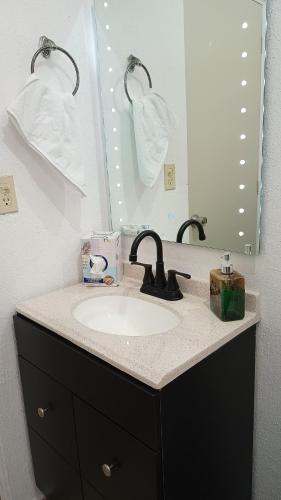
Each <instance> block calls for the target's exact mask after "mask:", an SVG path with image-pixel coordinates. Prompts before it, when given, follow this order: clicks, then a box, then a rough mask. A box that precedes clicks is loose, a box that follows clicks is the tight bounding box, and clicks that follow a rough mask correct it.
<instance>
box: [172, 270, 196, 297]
mask: <svg viewBox="0 0 281 500" xmlns="http://www.w3.org/2000/svg"><path fill="white" fill-rule="evenodd" d="M176 276H183V277H184V278H186V279H187V280H190V278H191V276H190V274H187V273H181V272H179V271H175V269H170V270H169V271H168V291H169V292H176V291H177V290H179V288H180V287H179V284H178V282H177V278H176Z"/></svg>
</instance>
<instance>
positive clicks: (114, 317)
mask: <svg viewBox="0 0 281 500" xmlns="http://www.w3.org/2000/svg"><path fill="white" fill-rule="evenodd" d="M73 315H74V318H75V319H76V320H77V321H79V322H80V323H81V324H82V325H84V326H87V327H88V328H91V329H92V330H96V331H98V332H102V333H110V334H111V335H126V336H130V337H139V336H145V335H155V334H157V333H164V332H167V331H168V330H171V329H172V328H175V327H176V326H177V325H178V324H179V323H180V319H179V317H178V316H177V315H176V314H174V313H173V312H172V311H170V310H169V309H166V308H165V307H163V306H160V305H158V304H153V303H151V302H147V301H145V300H141V299H138V298H134V297H126V296H123V295H111V296H102V297H94V298H91V299H88V300H85V301H84V302H81V303H80V304H78V306H76V307H75V309H74V310H73Z"/></svg>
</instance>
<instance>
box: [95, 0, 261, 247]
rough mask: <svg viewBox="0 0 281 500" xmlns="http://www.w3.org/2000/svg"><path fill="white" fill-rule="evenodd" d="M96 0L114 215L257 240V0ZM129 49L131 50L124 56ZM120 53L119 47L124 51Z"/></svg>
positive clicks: (239, 241)
mask: <svg viewBox="0 0 281 500" xmlns="http://www.w3.org/2000/svg"><path fill="white" fill-rule="evenodd" d="M106 3H107V7H106V8H105V6H104V5H105V4H104V2H103V1H102V0H96V1H95V3H94V12H95V33H96V41H97V50H98V56H99V77H100V86H101V102H102V109H103V115H104V128H105V134H104V136H105V148H106V161H107V165H106V168H107V170H108V181H109V193H110V203H111V217H112V227H113V228H114V229H115V230H122V231H123V232H124V233H125V234H131V235H134V234H136V233H137V232H138V231H141V230H143V229H153V230H155V231H157V232H158V233H159V234H160V236H161V238H162V239H163V240H168V241H174V242H175V241H176V240H177V234H178V231H179V228H180V227H181V226H182V224H183V223H184V222H185V221H187V220H188V219H191V218H195V219H196V220H197V221H199V222H200V223H203V228H204V232H205V235H206V239H205V240H203V239H201V240H200V239H199V234H198V230H197V228H196V226H195V225H194V224H193V225H191V227H190V228H189V229H188V230H187V231H185V233H184V235H183V243H189V244H194V245H200V246H206V247H212V248H220V249H227V250H232V251H235V252H240V253H246V254H248V255H251V254H256V253H258V251H259V227H260V226H259V223H260V195H261V164H262V154H261V151H262V120H263V90H264V59H265V44H264V39H265V26H266V22H265V1H262V0H235V2H233V0H212V1H209V2H205V1H203V0H173V1H172V0H130V1H129V0H124V1H122V2H118V1H117V0H108V2H106ZM132 54H133V56H132ZM128 58H129V59H128Z"/></svg>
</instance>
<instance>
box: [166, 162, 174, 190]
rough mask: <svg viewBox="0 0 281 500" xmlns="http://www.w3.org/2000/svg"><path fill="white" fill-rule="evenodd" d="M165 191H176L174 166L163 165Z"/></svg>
mask: <svg viewBox="0 0 281 500" xmlns="http://www.w3.org/2000/svg"><path fill="white" fill-rule="evenodd" d="M164 184H165V191H170V190H171V189H176V165H174V164H170V165H164Z"/></svg>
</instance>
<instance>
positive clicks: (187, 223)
mask: <svg viewBox="0 0 281 500" xmlns="http://www.w3.org/2000/svg"><path fill="white" fill-rule="evenodd" d="M193 225H194V226H196V227H197V229H198V233H199V240H200V241H204V240H205V239H206V235H205V232H204V229H203V226H202V224H201V223H200V222H199V221H198V220H195V219H189V220H187V221H185V222H184V223H183V224H182V226H181V227H180V228H179V230H178V234H177V243H182V238H183V235H184V232H185V230H186V229H187V228H188V227H189V226H193Z"/></svg>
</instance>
